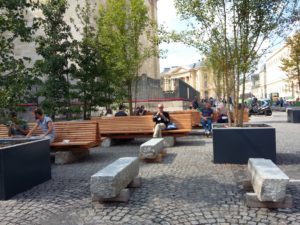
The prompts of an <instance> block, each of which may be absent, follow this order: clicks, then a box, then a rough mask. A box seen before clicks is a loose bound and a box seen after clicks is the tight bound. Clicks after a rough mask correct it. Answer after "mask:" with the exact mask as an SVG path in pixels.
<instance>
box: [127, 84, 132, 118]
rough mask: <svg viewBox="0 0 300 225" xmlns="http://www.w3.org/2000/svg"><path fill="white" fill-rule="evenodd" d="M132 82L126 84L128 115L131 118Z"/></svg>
mask: <svg viewBox="0 0 300 225" xmlns="http://www.w3.org/2000/svg"><path fill="white" fill-rule="evenodd" d="M131 85H132V82H131V81H129V82H128V84H127V88H128V93H127V94H128V103H129V115H130V116H132V115H133V113H132V112H133V110H132V87H131Z"/></svg>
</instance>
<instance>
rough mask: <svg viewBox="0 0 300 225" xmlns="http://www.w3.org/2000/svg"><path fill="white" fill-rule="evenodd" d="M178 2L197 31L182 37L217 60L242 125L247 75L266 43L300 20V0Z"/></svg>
mask: <svg viewBox="0 0 300 225" xmlns="http://www.w3.org/2000/svg"><path fill="white" fill-rule="evenodd" d="M175 5H176V8H177V10H178V12H179V13H180V14H181V16H182V18H183V19H188V20H189V19H191V18H193V20H189V21H190V22H191V23H192V27H193V30H190V31H186V32H183V33H182V34H181V37H183V38H181V40H183V41H184V42H186V43H187V44H190V45H193V46H195V47H197V48H198V49H199V50H201V51H202V52H203V53H204V55H206V56H207V58H208V59H209V60H210V62H214V63H217V65H214V66H213V70H214V71H215V72H216V70H217V72H218V73H219V74H220V73H221V74H222V75H221V76H219V78H221V80H222V82H223V85H224V86H225V87H224V91H225V93H224V94H225V95H226V96H227V99H228V101H227V102H229V98H230V97H233V98H234V100H235V101H234V102H235V103H236V104H235V114H234V115H235V123H236V125H238V126H242V122H243V120H242V115H243V108H242V110H241V111H240V114H239V116H238V102H239V98H240V96H241V97H242V102H243V101H244V96H245V81H246V76H247V75H248V74H249V73H250V72H251V70H253V69H254V66H255V65H256V63H257V61H258V59H259V58H260V57H261V55H262V54H263V53H264V52H265V50H266V48H264V45H265V44H266V42H267V41H270V40H273V39H274V38H276V37H278V36H279V35H280V34H285V32H284V31H288V30H289V28H291V26H292V24H293V21H297V18H298V12H299V5H298V1H297V0H293V1H290V0H282V1H274V0H259V1H258V0H221V1H215V0H204V1H195V0H176V1H175ZM177 38H178V37H177ZM215 57H217V58H218V59H214V58H215ZM210 64H211V65H213V64H212V63H210ZM240 87H241V89H240ZM227 108H228V109H229V105H227ZM229 115H230V114H229ZM229 120H230V118H229Z"/></svg>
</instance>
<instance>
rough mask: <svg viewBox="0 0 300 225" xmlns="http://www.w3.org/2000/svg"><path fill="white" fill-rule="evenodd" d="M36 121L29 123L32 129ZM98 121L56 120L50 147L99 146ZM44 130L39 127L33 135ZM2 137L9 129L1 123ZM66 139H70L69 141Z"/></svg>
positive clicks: (76, 147)
mask: <svg viewBox="0 0 300 225" xmlns="http://www.w3.org/2000/svg"><path fill="white" fill-rule="evenodd" d="M35 124H36V123H28V126H29V129H32V128H33V127H34V126H35ZM98 126H99V125H98V123H97V122H95V121H66V122H54V127H55V132H56V137H55V139H54V142H52V143H51V145H50V147H51V148H52V149H56V150H72V149H86V150H88V149H89V148H91V147H95V146H98V145H99V144H100V143H101V136H100V133H99V127H98ZM41 134H43V132H42V131H41V130H40V129H39V128H37V129H36V130H35V131H34V133H33V136H39V135H41ZM0 137H3V138H5V137H8V129H7V127H6V126H5V125H2V124H1V125H0ZM64 140H68V143H67V142H66V141H64Z"/></svg>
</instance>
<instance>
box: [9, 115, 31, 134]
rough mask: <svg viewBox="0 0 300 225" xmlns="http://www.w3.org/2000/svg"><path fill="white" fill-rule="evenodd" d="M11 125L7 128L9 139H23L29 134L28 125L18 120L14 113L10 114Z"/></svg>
mask: <svg viewBox="0 0 300 225" xmlns="http://www.w3.org/2000/svg"><path fill="white" fill-rule="evenodd" d="M10 119H11V124H10V125H9V127H8V136H9V137H24V136H26V135H27V134H28V132H29V127H28V124H27V122H26V121H25V120H22V119H18V118H17V113H16V112H10Z"/></svg>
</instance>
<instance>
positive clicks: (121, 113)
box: [115, 105, 127, 116]
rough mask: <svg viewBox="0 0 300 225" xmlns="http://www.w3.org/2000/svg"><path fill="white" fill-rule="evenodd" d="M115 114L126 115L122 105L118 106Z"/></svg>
mask: <svg viewBox="0 0 300 225" xmlns="http://www.w3.org/2000/svg"><path fill="white" fill-rule="evenodd" d="M115 116H127V114H126V112H125V106H124V105H120V106H119V111H118V112H117V113H116V114H115Z"/></svg>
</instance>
